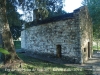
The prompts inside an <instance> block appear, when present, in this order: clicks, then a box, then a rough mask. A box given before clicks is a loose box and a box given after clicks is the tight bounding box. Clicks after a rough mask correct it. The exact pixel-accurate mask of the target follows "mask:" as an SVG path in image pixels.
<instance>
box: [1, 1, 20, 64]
mask: <svg viewBox="0 0 100 75" xmlns="http://www.w3.org/2000/svg"><path fill="white" fill-rule="evenodd" d="M0 28H1V29H0V34H2V39H3V43H4V48H5V49H6V50H8V52H9V53H10V54H8V55H5V61H4V64H7V63H14V62H15V61H20V58H19V57H18V56H17V54H16V52H15V47H14V43H13V38H12V34H11V32H10V28H9V24H8V20H7V15H6V0H0Z"/></svg>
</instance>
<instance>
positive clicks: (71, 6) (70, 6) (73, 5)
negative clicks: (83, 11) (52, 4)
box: [63, 0, 83, 12]
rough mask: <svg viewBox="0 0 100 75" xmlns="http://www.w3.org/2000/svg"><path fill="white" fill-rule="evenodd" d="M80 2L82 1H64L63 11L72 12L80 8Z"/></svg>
mask: <svg viewBox="0 0 100 75" xmlns="http://www.w3.org/2000/svg"><path fill="white" fill-rule="evenodd" d="M82 1H83V0H65V7H64V8H63V10H65V11H66V12H73V10H75V9H77V8H79V7H80V6H82Z"/></svg>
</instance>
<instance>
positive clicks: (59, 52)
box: [56, 45, 61, 58]
mask: <svg viewBox="0 0 100 75" xmlns="http://www.w3.org/2000/svg"><path fill="white" fill-rule="evenodd" d="M56 52H57V53H56V54H57V57H58V58H61V45H56Z"/></svg>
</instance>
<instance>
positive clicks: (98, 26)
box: [83, 0, 100, 39]
mask: <svg viewBox="0 0 100 75" xmlns="http://www.w3.org/2000/svg"><path fill="white" fill-rule="evenodd" d="M83 4H84V5H87V6H88V9H89V13H90V16H91V17H92V22H93V36H94V38H96V39H100V0H84V1H83Z"/></svg>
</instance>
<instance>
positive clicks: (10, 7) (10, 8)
mask: <svg viewBox="0 0 100 75" xmlns="http://www.w3.org/2000/svg"><path fill="white" fill-rule="evenodd" d="M6 1H7V2H6V11H7V19H8V23H9V26H10V30H11V33H12V36H13V39H15V40H17V39H18V38H19V37H20V36H21V27H22V22H23V21H22V20H20V17H21V16H22V14H19V13H18V12H17V7H16V4H15V2H12V1H11V0H6Z"/></svg>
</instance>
